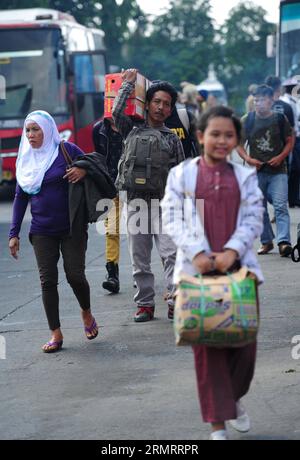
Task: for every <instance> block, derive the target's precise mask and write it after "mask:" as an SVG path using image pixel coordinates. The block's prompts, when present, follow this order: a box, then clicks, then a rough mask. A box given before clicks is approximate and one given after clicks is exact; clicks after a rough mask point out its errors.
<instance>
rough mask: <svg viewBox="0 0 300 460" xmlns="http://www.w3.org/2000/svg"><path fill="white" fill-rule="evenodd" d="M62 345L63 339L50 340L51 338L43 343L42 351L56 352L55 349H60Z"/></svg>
mask: <svg viewBox="0 0 300 460" xmlns="http://www.w3.org/2000/svg"><path fill="white" fill-rule="evenodd" d="M62 345H63V340H58V341H55V340H54V341H53V342H51V340H50V341H49V342H47V343H45V345H43V347H42V350H43V352H44V353H56V352H57V351H59V350H61V349H62ZM44 347H47V348H44Z"/></svg>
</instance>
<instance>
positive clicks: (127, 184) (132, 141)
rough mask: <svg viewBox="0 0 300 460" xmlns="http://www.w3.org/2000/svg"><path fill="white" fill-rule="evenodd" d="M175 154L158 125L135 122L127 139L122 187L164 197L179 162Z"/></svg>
mask: <svg viewBox="0 0 300 460" xmlns="http://www.w3.org/2000/svg"><path fill="white" fill-rule="evenodd" d="M165 129H166V130H167V131H168V132H170V133H171V131H170V130H169V129H168V128H165ZM171 155H172V152H171V149H170V146H169V144H168V142H167V140H166V138H165V136H164V135H163V134H162V133H161V132H160V131H159V130H158V129H154V128H151V127H145V126H143V127H136V126H135V127H134V128H133V129H132V131H130V133H129V135H128V136H127V138H126V141H125V143H124V151H123V154H122V158H121V160H120V164H119V176H118V179H117V184H118V188H119V189H120V190H127V191H130V192H134V193H135V194H137V195H139V193H140V194H141V196H142V195H145V194H149V195H151V194H153V195H154V196H159V197H160V198H162V197H163V195H164V189H165V185H166V181H167V177H168V173H169V169H170V167H172V166H174V165H175V158H173V160H174V161H173V163H174V164H172V157H171Z"/></svg>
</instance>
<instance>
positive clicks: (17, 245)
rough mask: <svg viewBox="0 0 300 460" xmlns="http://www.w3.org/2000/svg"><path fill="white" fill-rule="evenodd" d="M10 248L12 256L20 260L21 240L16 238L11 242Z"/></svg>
mask: <svg viewBox="0 0 300 460" xmlns="http://www.w3.org/2000/svg"><path fill="white" fill-rule="evenodd" d="M8 247H9V250H10V255H11V256H12V257H13V258H14V259H17V258H18V251H19V250H20V241H19V238H17V237H14V238H11V239H10V240H9V243H8Z"/></svg>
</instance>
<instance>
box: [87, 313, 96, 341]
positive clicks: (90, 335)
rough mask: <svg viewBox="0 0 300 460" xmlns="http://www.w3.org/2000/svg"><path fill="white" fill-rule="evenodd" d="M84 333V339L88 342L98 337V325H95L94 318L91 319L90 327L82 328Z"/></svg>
mask: <svg viewBox="0 0 300 460" xmlns="http://www.w3.org/2000/svg"><path fill="white" fill-rule="evenodd" d="M84 332H85V335H86V338H87V339H88V340H93V339H95V338H96V337H97V335H98V324H97V323H96V320H95V318H93V322H92V324H91V325H90V327H87V326H85V327H84Z"/></svg>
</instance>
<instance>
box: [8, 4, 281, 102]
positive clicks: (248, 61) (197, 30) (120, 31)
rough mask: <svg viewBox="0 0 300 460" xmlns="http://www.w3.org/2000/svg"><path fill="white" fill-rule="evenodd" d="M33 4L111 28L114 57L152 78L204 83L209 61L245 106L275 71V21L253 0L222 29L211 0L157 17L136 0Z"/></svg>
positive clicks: (107, 34) (177, 7)
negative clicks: (270, 54) (271, 55)
mask: <svg viewBox="0 0 300 460" xmlns="http://www.w3.org/2000/svg"><path fill="white" fill-rule="evenodd" d="M30 7H42V8H53V9H58V10H61V11H65V12H68V13H70V14H72V15H73V16H74V17H75V18H76V19H77V21H78V22H80V23H81V24H85V25H87V26H92V27H99V28H101V29H102V30H103V31H104V33H105V43H106V47H107V55H108V61H109V63H111V64H116V65H119V66H120V67H126V66H128V67H137V68H139V69H140V71H141V72H142V73H144V74H145V75H147V76H148V77H149V78H151V79H158V78H159V79H167V80H169V81H171V82H173V83H174V84H175V85H176V86H177V87H179V83H180V82H181V81H184V80H185V81H189V82H191V83H195V84H198V83H199V82H200V81H201V80H203V79H204V78H206V76H207V70H208V66H209V64H211V63H213V64H214V65H215V68H216V69H217V70H218V77H219V79H220V80H221V81H222V82H223V83H225V84H226V88H227V90H228V93H229V97H230V103H231V104H232V105H233V106H235V107H237V108H239V109H240V111H242V110H243V101H244V99H245V97H246V95H247V88H248V86H249V84H250V83H254V82H255V83H260V82H261V81H263V79H264V78H265V76H266V75H267V74H268V73H274V60H268V59H266V53H265V45H266V37H267V35H268V34H270V33H272V32H274V29H275V26H274V24H270V23H268V22H267V21H266V20H265V18H264V17H265V11H264V10H263V8H261V7H259V6H255V5H254V4H253V3H251V2H249V1H245V2H240V3H239V5H238V6H237V7H235V8H233V9H232V10H231V12H230V16H229V19H228V20H227V21H226V22H225V24H224V26H223V27H222V28H221V30H219V29H217V28H216V26H215V24H214V21H213V19H212V18H211V5H210V0H171V1H170V5H169V8H168V10H167V11H166V12H165V13H164V14H162V15H160V16H157V17H154V19H153V17H152V16H147V15H145V14H144V13H143V12H142V11H141V10H140V8H139V6H138V4H137V1H136V0H123V1H121V0H85V1H84V0H31V2H30ZM11 8H28V1H27V0H26V1H25V0H11V1H10V2H8V1H7V0H0V9H11Z"/></svg>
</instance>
